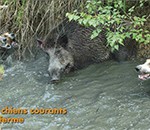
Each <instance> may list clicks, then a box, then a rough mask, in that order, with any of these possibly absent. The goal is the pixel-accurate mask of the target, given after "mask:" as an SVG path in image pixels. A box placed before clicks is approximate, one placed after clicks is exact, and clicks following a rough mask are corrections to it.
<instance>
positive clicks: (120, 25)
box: [66, 0, 150, 51]
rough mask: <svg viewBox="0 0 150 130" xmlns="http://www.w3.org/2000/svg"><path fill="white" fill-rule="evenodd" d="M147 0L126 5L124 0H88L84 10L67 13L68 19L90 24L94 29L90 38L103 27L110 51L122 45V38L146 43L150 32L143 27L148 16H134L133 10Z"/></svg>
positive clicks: (96, 34)
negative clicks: (129, 5)
mask: <svg viewBox="0 0 150 130" xmlns="http://www.w3.org/2000/svg"><path fill="white" fill-rule="evenodd" d="M147 1H148V0H140V1H138V4H136V5H132V6H131V7H128V6H127V5H128V3H127V1H126V0H107V2H106V1H103V2H102V1H101V0H88V1H87V2H86V5H85V8H84V11H82V12H80V11H78V10H74V12H73V13H67V14H66V16H67V17H68V18H69V20H70V21H72V20H74V21H77V22H78V23H79V24H81V25H84V26H87V27H89V26H91V27H93V28H94V31H93V32H92V34H91V39H93V38H96V37H97V36H98V35H99V33H100V32H101V31H102V30H103V29H105V30H106V37H107V41H108V46H110V47H111V49H112V51H114V50H115V49H116V50H118V49H119V45H120V44H121V45H124V39H126V38H132V39H135V40H136V41H137V42H139V43H144V44H148V43H149V42H150V32H149V30H147V29H144V25H145V22H146V21H147V20H148V16H146V15H143V16H136V15H135V13H134V12H135V11H136V9H138V8H139V7H142V6H143V4H144V3H145V2H147Z"/></svg>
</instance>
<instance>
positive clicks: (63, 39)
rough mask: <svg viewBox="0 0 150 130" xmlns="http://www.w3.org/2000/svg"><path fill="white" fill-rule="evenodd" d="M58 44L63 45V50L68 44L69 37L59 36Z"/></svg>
mask: <svg viewBox="0 0 150 130" xmlns="http://www.w3.org/2000/svg"><path fill="white" fill-rule="evenodd" d="M57 44H58V45H61V46H62V47H63V48H66V47H67V44H68V37H67V35H66V34H64V35H61V36H59V37H58V39H57Z"/></svg>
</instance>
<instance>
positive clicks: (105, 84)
mask: <svg viewBox="0 0 150 130" xmlns="http://www.w3.org/2000/svg"><path fill="white" fill-rule="evenodd" d="M137 64H139V63H136V62H124V63H117V62H114V61H108V62H104V63H101V64H97V65H91V66H89V67H87V68H85V69H82V70H79V71H75V72H73V73H70V74H68V75H67V76H65V77H63V79H62V80H61V82H60V83H59V84H48V80H49V77H48V74H47V66H48V62H47V60H46V59H45V58H40V59H38V60H36V61H33V62H30V63H22V62H16V63H14V65H13V66H12V67H11V68H8V69H7V70H6V73H5V77H4V80H3V81H1V82H0V88H1V94H0V104H1V106H0V109H2V108H4V107H6V106H13V107H14V108H20V107H22V108H27V109H30V108H66V109H67V112H68V113H67V114H66V115H52V114H47V115H45V114H44V115H31V114H27V115H19V116H21V117H24V118H25V122H24V123H23V124H4V125H3V126H2V128H3V129H6V130H31V129H32V130H81V129H83V130H101V129H104V130H105V129H106V130H108V129H111V130H118V129H135V130H137V129H143V130H146V129H148V128H149V124H150V114H149V113H150V109H149V106H150V88H149V84H150V81H145V82H141V81H139V80H138V79H137V73H136V72H135V70H134V68H135V66H136V65H137ZM4 116H5V117H7V116H8V117H9V116H10V115H4ZM12 116H14V117H18V115H12Z"/></svg>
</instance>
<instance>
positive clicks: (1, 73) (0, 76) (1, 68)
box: [0, 65, 5, 80]
mask: <svg viewBox="0 0 150 130" xmlns="http://www.w3.org/2000/svg"><path fill="white" fill-rule="evenodd" d="M4 73H5V70H4V66H2V65H0V80H2V79H3V75H4Z"/></svg>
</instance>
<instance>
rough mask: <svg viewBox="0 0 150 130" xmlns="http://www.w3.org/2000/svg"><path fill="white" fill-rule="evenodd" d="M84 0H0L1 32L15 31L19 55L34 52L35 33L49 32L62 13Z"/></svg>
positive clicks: (61, 17) (42, 36)
mask: <svg viewBox="0 0 150 130" xmlns="http://www.w3.org/2000/svg"><path fill="white" fill-rule="evenodd" d="M83 1H85V0H83ZM83 1H82V2H81V0H65V1H63V0H0V33H3V32H6V31H9V32H13V33H16V35H17V39H18V41H19V44H20V49H19V50H18V53H17V57H18V58H19V59H21V58H25V56H26V54H28V56H30V55H31V56H34V53H35V50H34V51H33V49H34V48H35V45H36V44H35V43H36V40H35V39H36V37H40V38H42V39H43V38H45V37H46V36H47V35H49V33H50V31H51V30H52V29H53V28H54V27H56V26H57V25H58V24H59V23H60V22H62V20H64V18H65V14H66V13H67V12H70V11H72V10H74V9H75V8H78V7H80V6H79V5H82V3H83ZM26 52H27V53H26Z"/></svg>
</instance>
